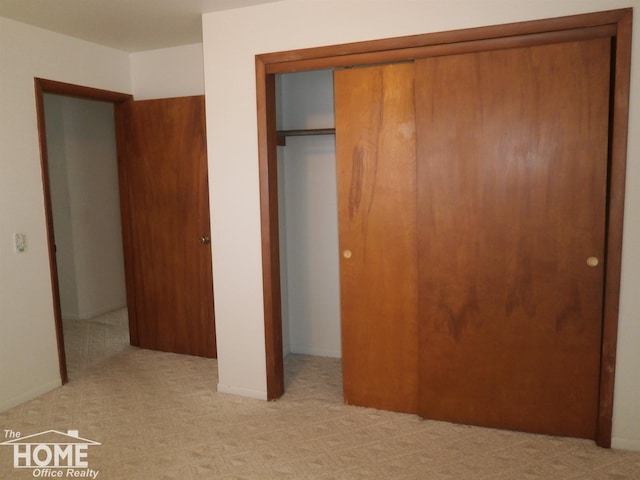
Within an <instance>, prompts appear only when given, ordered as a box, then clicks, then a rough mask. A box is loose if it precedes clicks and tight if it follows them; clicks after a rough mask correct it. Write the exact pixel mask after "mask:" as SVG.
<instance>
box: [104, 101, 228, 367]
mask: <svg viewBox="0 0 640 480" xmlns="http://www.w3.org/2000/svg"><path fill="white" fill-rule="evenodd" d="M204 112H205V110H204V96H195V97H181V98H170V99H160V100H145V101H136V102H133V101H131V102H125V103H122V104H119V105H117V106H116V129H117V140H118V157H119V160H118V161H119V171H120V183H121V197H122V201H121V204H122V205H123V212H122V217H123V236H124V247H125V268H126V276H127V297H128V304H129V325H130V332H131V342H132V344H134V345H137V346H139V347H142V348H148V349H152V350H161V351H167V352H175V353H181V354H188V355H198V356H202V357H209V358H215V357H216V337H215V324H214V310H213V279H212V272H211V245H210V227H209V188H208V176H207V156H206V132H205V114H204Z"/></svg>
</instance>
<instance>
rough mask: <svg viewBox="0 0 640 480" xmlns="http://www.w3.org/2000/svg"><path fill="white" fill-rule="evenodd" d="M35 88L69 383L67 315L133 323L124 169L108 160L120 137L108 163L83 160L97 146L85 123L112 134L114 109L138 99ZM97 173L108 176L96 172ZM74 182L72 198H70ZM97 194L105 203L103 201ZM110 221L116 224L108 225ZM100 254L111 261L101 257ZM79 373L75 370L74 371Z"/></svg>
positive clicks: (60, 86) (72, 88)
mask: <svg viewBox="0 0 640 480" xmlns="http://www.w3.org/2000/svg"><path fill="white" fill-rule="evenodd" d="M35 87H36V106H37V116H38V130H39V135H40V151H41V162H42V172H43V187H44V191H45V214H46V220H47V237H48V244H49V259H50V271H51V283H52V289H53V300H54V315H55V326H56V336H57V341H58V358H59V363H60V376H61V379H62V383H66V382H67V381H68V379H69V374H68V373H69V366H68V365H67V352H66V350H65V340H64V333H65V332H64V327H63V316H64V317H66V318H67V319H69V320H77V321H80V320H85V321H86V320H87V318H91V317H94V316H97V315H100V314H105V313H109V312H111V311H114V310H117V311H116V312H115V313H114V314H113V315H111V316H110V317H108V318H109V319H110V320H109V321H110V322H113V323H114V324H115V325H118V326H119V324H121V323H122V322H126V319H125V318H123V310H124V309H123V307H126V292H125V291H124V290H125V289H126V287H125V285H124V263H123V262H124V260H123V254H122V239H121V234H120V224H121V220H120V206H119V203H117V196H118V189H117V186H118V178H117V164H113V163H112V164H109V161H108V157H109V155H111V158H112V160H113V156H112V155H113V153H114V152H115V137H112V140H111V143H110V141H109V140H108V138H105V137H103V138H101V139H100V140H99V143H101V144H102V147H103V148H102V154H103V155H104V156H106V157H107V160H106V161H105V160H104V158H101V159H98V160H97V161H96V162H95V165H91V164H90V163H89V162H84V164H83V162H82V153H86V149H87V148H89V147H90V146H91V141H90V140H88V139H87V138H86V136H87V134H88V132H90V130H91V128H92V127H90V126H89V129H87V127H88V126H87V125H86V124H84V121H86V119H87V118H94V119H101V120H99V121H101V122H102V123H103V124H104V122H107V128H110V129H111V131H112V133H113V129H114V125H115V124H114V123H113V105H114V104H116V103H118V102H124V101H128V100H130V99H131V98H132V97H131V96H130V95H127V94H120V93H117V92H108V91H103V90H97V89H92V88H88V87H80V86H76V85H69V84H65V83H60V82H54V81H50V80H44V79H35ZM65 110H66V111H67V119H68V127H70V128H71V129H74V128H75V130H76V135H73V137H72V138H71V141H70V143H72V144H73V145H69V146H68V147H69V149H70V151H71V156H70V158H71V161H69V160H68V155H67V152H66V151H64V150H66V149H67V147H66V146H65V143H66V142H65V137H64V124H61V123H60V122H61V121H62V122H64V111H65ZM109 112H111V113H110V114H109ZM109 122H111V123H110V125H108V123H109ZM82 130H84V131H82ZM107 137H108V133H107ZM67 140H69V138H67ZM87 142H89V144H87ZM95 144H96V143H95V142H94V145H95ZM110 149H111V153H110V152H109V150H110ZM83 151H84V152H83ZM81 152H82V153H81ZM85 158H86V157H85ZM93 160H96V159H93ZM74 164H75V166H74ZM95 168H100V169H101V170H102V171H101V172H98V171H95ZM114 173H115V178H113V174H114ZM99 174H101V175H103V176H104V175H106V176H107V177H108V176H111V178H110V179H107V180H106V181H104V177H103V182H101V188H99V189H97V190H99V191H102V195H100V192H99V191H98V192H96V189H94V188H93V187H92V186H90V185H89V184H88V182H89V181H90V179H91V176H93V175H99ZM70 183H71V185H72V186H71V190H73V194H71V193H70V185H69V184H70ZM96 193H97V194H98V195H99V196H96ZM114 196H115V199H114ZM108 199H112V200H115V201H111V202H108V203H110V204H107V205H104V204H103V205H101V206H100V209H101V210H100V212H99V213H98V212H96V211H95V203H96V202H98V201H100V200H101V201H103V202H104V201H105V200H108ZM92 207H93V208H94V211H93V212H92V210H91V208H92ZM54 208H55V211H54ZM96 214H99V216H101V217H102V219H101V220H100V221H95V220H96V219H95V215H96ZM106 217H109V218H108V219H107V221H104V219H105V218H106ZM74 223H75V225H76V233H75V235H74V233H73V230H74V228H73V224H74ZM105 228H106V229H105ZM114 228H115V229H116V231H115V232H113V229H114ZM54 230H55V232H54ZM56 236H57V238H58V240H59V241H58V243H59V248H58V245H57V243H56ZM74 237H75V243H76V245H75V247H76V250H77V252H79V253H77V254H74ZM118 237H120V238H119V239H118ZM96 249H97V250H96ZM105 249H106V250H105ZM97 252H102V253H105V255H104V256H102V257H101V256H100V255H99V254H98V253H97ZM107 252H108V255H106V253H107ZM105 257H108V258H107V259H105ZM103 260H106V262H104V261H103ZM105 291H106V294H105ZM63 304H64V306H65V309H64V311H63V308H62V307H63ZM63 314H64V315H63ZM77 326H79V327H81V326H82V325H81V324H77ZM85 326H86V325H85ZM68 333H70V332H68ZM85 333H86V331H85ZM118 341H120V340H118ZM74 367H75V365H74V366H72V367H71V368H74Z"/></svg>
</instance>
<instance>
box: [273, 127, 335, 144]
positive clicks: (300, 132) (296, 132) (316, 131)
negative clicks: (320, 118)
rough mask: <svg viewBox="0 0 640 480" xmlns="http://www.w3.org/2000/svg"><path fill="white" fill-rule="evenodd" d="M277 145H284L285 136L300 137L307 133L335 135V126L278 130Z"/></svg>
mask: <svg viewBox="0 0 640 480" xmlns="http://www.w3.org/2000/svg"><path fill="white" fill-rule="evenodd" d="M277 133H278V145H279V146H281V147H284V146H285V145H286V144H287V137H302V136H308V135H335V134H336V129H335V128H307V129H302V130H278V132H277Z"/></svg>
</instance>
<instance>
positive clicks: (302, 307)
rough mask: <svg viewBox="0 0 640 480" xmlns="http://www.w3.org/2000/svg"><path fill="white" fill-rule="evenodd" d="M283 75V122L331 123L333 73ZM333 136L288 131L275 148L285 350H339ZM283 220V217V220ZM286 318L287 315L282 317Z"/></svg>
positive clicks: (287, 125)
mask: <svg viewBox="0 0 640 480" xmlns="http://www.w3.org/2000/svg"><path fill="white" fill-rule="evenodd" d="M279 80H280V84H281V85H280V87H281V90H280V99H279V100H280V102H279V103H280V107H281V111H282V112H281V124H280V127H279V128H280V129H283V130H294V129H301V128H330V127H333V126H334V119H333V72H332V71H331V70H318V71H314V72H300V73H290V74H286V75H281V76H279ZM335 151H336V150H335V137H334V136H309V137H289V138H288V139H287V145H286V146H285V147H280V148H279V149H278V154H279V157H281V159H282V164H281V168H282V172H278V173H279V174H282V176H283V178H282V181H281V183H280V185H279V188H280V190H281V191H282V192H283V193H284V202H285V205H284V206H285V208H284V210H285V213H284V214H285V218H284V221H285V224H286V227H285V228H284V232H283V233H284V235H285V237H286V242H285V245H286V247H285V248H286V250H283V251H281V255H282V257H283V260H286V265H283V268H282V270H286V275H287V285H288V291H287V292H286V297H285V296H283V304H284V303H286V304H287V309H286V310H287V312H288V315H289V318H288V322H287V325H283V329H284V328H288V332H287V334H286V335H284V337H285V338H288V340H289V351H291V352H292V353H306V354H311V355H321V356H328V357H340V356H341V346H340V272H339V267H340V265H339V257H338V206H337V184H336V155H335ZM281 223H282V222H281ZM283 323H284V322H283Z"/></svg>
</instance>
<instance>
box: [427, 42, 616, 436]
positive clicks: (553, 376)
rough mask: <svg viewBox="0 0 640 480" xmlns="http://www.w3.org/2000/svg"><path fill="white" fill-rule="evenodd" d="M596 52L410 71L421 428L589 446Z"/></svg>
mask: <svg viewBox="0 0 640 480" xmlns="http://www.w3.org/2000/svg"><path fill="white" fill-rule="evenodd" d="M610 50H611V42H610V40H609V39H597V40H590V41H582V42H575V43H562V44H556V45H544V46H535V47H530V48H517V49H510V50H499V51H490V52H483V53H473V54H465V55H454V56H447V57H437V58H429V59H424V60H419V61H418V62H417V63H416V111H417V156H418V175H417V182H418V238H419V245H418V258H419V262H418V269H419V307H418V315H419V327H418V328H419V338H420V380H419V382H420V400H419V410H420V413H421V414H422V415H423V416H424V417H428V418H432V419H439V420H448V421H454V422H461V423H467V424H476V425H484V426H491V427H501V428H508V429H517V430H526V431H530V432H542V433H549V434H560V435H569V436H577V437H585V438H595V435H596V425H597V414H598V385H599V371H600V347H601V329H602V299H603V277H604V265H605V261H606V258H604V252H605V250H604V249H605V243H604V242H605V208H606V196H607V191H606V190H607V178H606V177H607V155H608V152H607V149H608V115H609V111H608V108H609V88H610V85H609V82H610V81H609V76H610V53H609V52H610ZM588 259H590V260H588ZM596 259H597V260H596ZM596 262H597V265H595V263H596Z"/></svg>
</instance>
